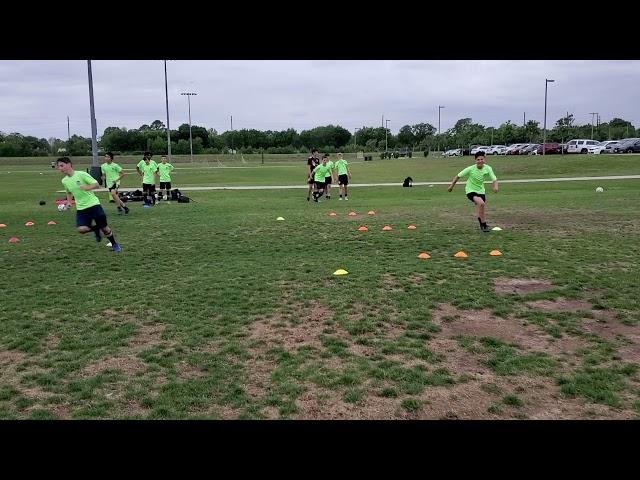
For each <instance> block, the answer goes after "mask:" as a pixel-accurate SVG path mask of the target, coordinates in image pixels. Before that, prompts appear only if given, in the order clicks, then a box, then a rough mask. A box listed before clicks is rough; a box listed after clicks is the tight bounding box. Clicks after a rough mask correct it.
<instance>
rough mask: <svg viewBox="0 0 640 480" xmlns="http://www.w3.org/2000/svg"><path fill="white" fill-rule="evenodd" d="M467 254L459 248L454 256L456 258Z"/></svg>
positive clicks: (464, 256)
mask: <svg viewBox="0 0 640 480" xmlns="http://www.w3.org/2000/svg"><path fill="white" fill-rule="evenodd" d="M468 256H469V255H467V254H466V253H464V252H463V251H462V250H460V251H459V252H458V253H456V254H455V255H454V257H456V258H467V257H468Z"/></svg>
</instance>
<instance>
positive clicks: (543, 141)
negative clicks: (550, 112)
mask: <svg viewBox="0 0 640 480" xmlns="http://www.w3.org/2000/svg"><path fill="white" fill-rule="evenodd" d="M552 82H555V80H549V79H547V78H545V79H544V130H543V132H544V133H543V134H542V155H544V154H545V152H546V151H547V149H546V148H545V146H546V144H547V86H548V85H549V84H550V83H552Z"/></svg>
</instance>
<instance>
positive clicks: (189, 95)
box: [180, 92, 197, 162]
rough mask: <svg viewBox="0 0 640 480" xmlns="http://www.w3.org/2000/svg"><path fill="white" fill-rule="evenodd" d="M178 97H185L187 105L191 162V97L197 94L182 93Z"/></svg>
mask: <svg viewBox="0 0 640 480" xmlns="http://www.w3.org/2000/svg"><path fill="white" fill-rule="evenodd" d="M180 95H186V96H187V103H188V104H189V148H190V150H191V161H192V162H193V137H192V136H191V96H192V95H197V93H193V92H182V93H181V94H180Z"/></svg>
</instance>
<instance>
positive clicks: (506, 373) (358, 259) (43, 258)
mask: <svg viewBox="0 0 640 480" xmlns="http://www.w3.org/2000/svg"><path fill="white" fill-rule="evenodd" d="M301 157H302V158H299V159H298V160H297V161H296V160H294V159H292V158H288V159H284V160H283V161H278V159H277V158H276V159H270V161H269V162H265V165H264V166H262V165H259V164H258V163H257V162H255V161H253V160H255V159H254V158H251V159H250V160H252V161H248V160H246V161H247V163H242V162H240V163H238V162H235V163H233V162H223V164H224V165H225V167H228V166H236V167H242V168H225V167H221V166H219V165H217V164H214V163H213V162H211V161H210V160H205V161H198V162H195V163H194V164H184V163H177V165H178V168H177V170H176V172H175V175H174V183H175V185H176V186H177V187H178V188H182V187H184V188H187V187H188V186H196V185H198V186H200V185H271V184H277V185H300V184H301V183H304V182H303V179H304V175H305V158H304V156H301ZM258 161H259V160H258ZM294 162H295V163H294ZM639 162H640V158H639V157H636V156H627V155H619V156H597V157H594V156H589V157H588V156H570V157H558V156H553V157H552V156H549V157H546V158H544V159H541V158H532V157H527V158H518V157H506V158H504V157H500V158H490V159H489V161H488V163H489V164H490V165H492V166H493V168H494V170H495V172H496V174H497V175H498V178H499V179H501V180H504V179H517V178H543V177H569V176H583V175H584V176H598V175H632V174H638V173H640V168H639V165H640V163H639ZM123 163H124V165H125V167H126V168H131V164H128V163H125V162H123ZM215 163H217V162H215ZM471 163H472V161H471V160H470V159H469V158H463V159H459V158H455V159H444V158H427V159H425V158H415V159H410V160H409V159H407V160H386V161H381V160H379V159H377V158H375V159H374V161H373V162H366V163H365V162H358V163H356V162H354V163H352V166H351V167H352V173H353V179H352V182H354V183H367V182H396V183H399V182H401V181H402V180H403V179H404V177H405V176H408V175H410V176H411V177H413V179H414V181H416V182H428V181H448V180H450V179H451V178H452V177H453V176H454V175H455V174H456V173H457V172H458V171H459V170H460V169H461V168H462V167H464V166H466V165H468V164H471ZM81 165H82V163H81ZM85 165H86V164H85ZM8 172H11V173H8ZM40 173H42V175H40ZM129 173H130V175H128V176H126V177H125V180H124V182H123V183H124V187H125V188H128V187H131V188H133V187H137V186H138V178H137V177H135V176H134V175H133V174H132V172H130V171H129ZM60 177H61V176H60V174H59V173H58V172H57V171H55V170H52V169H51V168H49V167H48V161H47V160H46V159H44V161H43V162H42V164H41V165H38V164H35V163H30V162H20V163H17V162H16V161H15V160H14V161H13V162H12V161H11V159H1V160H0V179H1V180H2V185H3V189H2V193H0V198H1V199H2V201H1V202H0V223H3V224H6V225H7V227H5V228H0V240H1V242H0V258H1V259H2V260H1V261H2V265H3V266H4V270H5V274H4V275H3V276H2V277H1V278H0V286H1V290H2V292H3V297H2V298H3V300H2V308H1V309H0V418H5V419H6V418H34V419H48V418H72V419H89V418H92V419H93V418H154V419H160V418H171V419H182V418H191V419H194V418H211V419H232V418H252V419H263V418H287V419H324V418H350V419H351V418H352V419H365V418H384V419H387V418H389V419H427V418H429V419H431V418H433V419H438V418H490V419H493V418H495V419H497V418H517V419H519V418H638V417H639V416H640V376H639V372H638V367H639V363H640V297H639V296H638V279H639V278H640V267H639V266H638V262H637V258H638V256H639V254H640V242H638V238H639V237H640V208H639V207H638V203H637V192H638V185H639V182H640V180H604V181H576V182H562V183H523V184H503V185H502V186H501V191H500V193H499V194H497V195H494V194H491V193H489V194H488V221H489V223H490V224H491V225H498V226H500V227H502V228H503V231H501V232H491V233H490V234H482V233H481V232H480V231H479V229H478V228H477V221H476V220H475V218H474V209H473V206H472V205H471V203H470V202H469V201H468V200H466V198H465V197H464V186H463V185H459V186H458V187H456V190H455V191H454V192H453V193H448V192H447V191H446V189H445V187H443V186H435V187H432V188H430V187H428V186H419V187H414V188H412V189H407V188H399V187H398V188H393V187H366V188H364V187H362V188H353V189H351V192H350V197H349V201H348V202H344V201H343V202H339V201H338V199H337V190H334V194H333V199H332V200H331V201H329V202H323V203H320V204H314V203H308V202H307V201H306V200H305V194H306V191H304V190H295V189H284V190H243V191H194V192H193V193H190V196H192V198H193V199H194V200H195V201H196V203H189V204H176V203H174V202H172V203H171V204H162V203H160V204H159V205H158V206H157V207H155V208H151V209H143V208H141V205H140V204H136V203H132V204H130V205H131V206H132V209H131V210H132V212H131V214H130V215H128V216H117V215H116V214H115V208H114V206H113V204H108V203H107V202H106V193H101V194H99V196H100V198H101V200H102V202H103V206H104V207H105V210H106V211H107V214H108V216H109V223H110V225H111V226H112V227H113V228H114V231H115V233H116V237H117V238H118V240H119V241H120V242H121V244H122V246H123V249H124V252H123V253H122V254H120V255H116V254H114V253H112V252H111V251H110V250H109V249H108V248H106V247H105V246H104V244H103V243H101V244H96V242H95V241H94V239H93V236H89V235H88V236H81V235H78V234H76V233H75V228H74V224H75V215H74V212H72V211H69V212H58V211H57V210H56V209H55V204H54V200H55V199H56V198H62V196H63V195H62V194H60V193H56V192H57V191H58V190H61V187H62V185H61V184H60ZM596 186H603V187H604V190H605V191H604V193H602V194H596V193H595V192H594V189H595V187H596ZM41 199H43V200H46V201H47V204H46V205H45V206H39V205H38V201H39V200H41ZM369 210H374V211H375V212H376V214H375V216H368V215H367V212H368V211H369ZM330 211H335V212H336V213H337V214H338V215H337V216H336V217H331V216H329V215H328V213H329V212H330ZM349 211H355V212H357V213H358V215H357V216H355V217H349V216H347V213H348V212H349ZM278 216H283V217H284V218H285V221H283V222H281V221H276V220H275V219H276V217H278ZM28 220H31V221H33V222H34V223H35V225H34V226H33V227H25V226H24V223H25V222H26V221H28ZM49 220H55V221H56V222H57V225H55V226H48V225H47V221H49ZM410 223H414V224H415V225H417V229H416V230H407V225H409V224H410ZM362 224H364V225H366V226H368V227H369V231H368V232H358V231H357V227H358V226H359V225H362ZM387 224H388V225H391V226H392V227H393V230H392V231H389V232H383V231H382V227H383V226H384V225H387ZM11 236H17V237H18V238H19V239H20V242H18V243H17V244H9V243H8V238H9V237H11ZM493 249H498V250H500V251H501V252H502V253H503V255H502V256H500V257H492V256H489V251H491V250H493ZM458 250H464V251H465V252H467V253H468V254H469V258H467V259H456V258H454V257H453V254H454V253H455V252H457V251H458ZM420 252H428V253H429V254H430V255H431V258H430V259H428V260H419V259H418V258H417V255H418V254H419V253H420ZM339 268H344V269H346V270H347V271H348V272H349V274H348V275H345V276H341V277H338V276H334V275H332V273H333V272H334V271H335V270H337V269H339Z"/></svg>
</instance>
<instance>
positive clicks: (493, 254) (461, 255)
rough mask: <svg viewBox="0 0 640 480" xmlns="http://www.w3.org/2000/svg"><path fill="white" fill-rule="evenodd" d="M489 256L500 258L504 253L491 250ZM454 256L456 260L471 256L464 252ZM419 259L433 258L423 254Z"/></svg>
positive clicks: (425, 253)
mask: <svg viewBox="0 0 640 480" xmlns="http://www.w3.org/2000/svg"><path fill="white" fill-rule="evenodd" d="M489 255H491V256H492V257H499V256H501V255H502V252H501V251H500V250H491V251H490V252H489ZM453 256H454V257H456V258H469V255H468V254H467V253H466V252H464V251H462V250H460V251H459V252H456V253H455V254H454V255H453ZM418 258H419V259H421V260H426V259H428V258H431V255H429V254H428V253H427V252H422V253H420V254H419V255H418Z"/></svg>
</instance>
